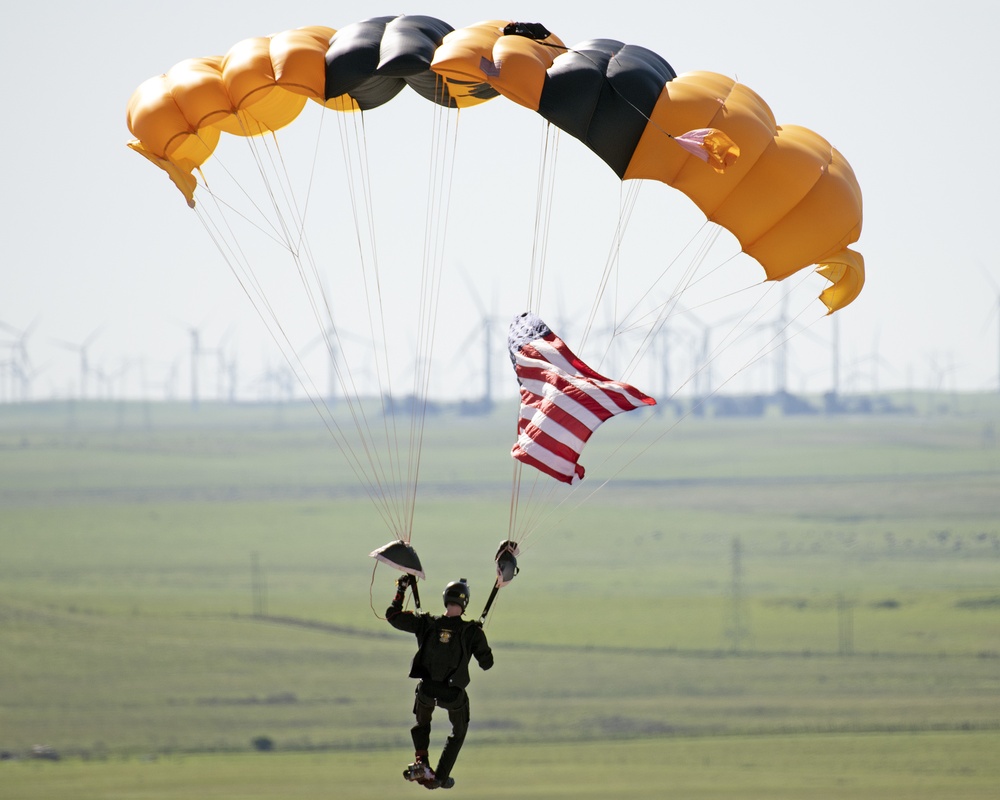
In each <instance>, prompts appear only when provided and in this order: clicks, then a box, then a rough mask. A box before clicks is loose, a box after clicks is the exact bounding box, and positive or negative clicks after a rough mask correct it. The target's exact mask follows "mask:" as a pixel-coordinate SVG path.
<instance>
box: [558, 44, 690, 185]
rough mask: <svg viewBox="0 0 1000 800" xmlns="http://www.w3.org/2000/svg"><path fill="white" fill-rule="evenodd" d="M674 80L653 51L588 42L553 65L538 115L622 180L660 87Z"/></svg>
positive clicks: (670, 72)
mask: <svg viewBox="0 0 1000 800" xmlns="http://www.w3.org/2000/svg"><path fill="white" fill-rule="evenodd" d="M676 77H677V73H676V72H674V69H673V67H671V66H670V64H669V63H667V61H666V60H665V59H664V58H663V57H662V56H660V55H658V54H656V53H654V52H653V51H652V50H647V49H646V48H645V47H639V46H636V45H626V44H623V43H622V42H619V41H616V40H614V39H591V40H590V41H587V42H584V43H582V44H580V45H578V46H577V47H574V48H573V49H572V50H570V51H568V52H566V53H564V54H562V55H560V56H559V57H558V58H557V59H556V60H555V61H554V62H553V64H552V67H551V68H550V69H549V71H548V76H547V77H546V79H545V87H544V89H543V90H542V95H541V98H540V100H539V104H538V112H539V113H540V114H541V115H542V116H543V117H545V119H547V120H549V122H551V123H552V124H554V125H556V126H558V127H559V128H561V129H562V130H564V131H566V132H567V133H569V134H570V135H572V136H575V137H576V138H577V139H579V140H580V141H582V142H583V143H584V144H586V145H587V147H589V148H590V149H591V150H593V151H594V152H595V153H596V154H597V155H598V156H599V157H600V158H601V159H602V160H603V161H605V162H606V163H607V164H608V166H610V167H611V169H613V170H614V171H615V174H616V175H618V177H619V178H622V177H624V175H625V171H626V170H627V169H628V164H629V161H630V160H631V158H632V153H633V152H634V151H635V148H636V145H638V143H639V139H640V137H641V136H642V132H643V130H645V128H646V125H647V124H648V122H649V118H650V116H651V115H652V112H653V107H654V106H655V105H656V101H657V99H658V98H659V96H660V93H661V92H662V91H663V87H664V86H665V85H666V84H667V82H668V81H671V80H673V79H674V78H676Z"/></svg>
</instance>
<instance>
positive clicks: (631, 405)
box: [507, 312, 656, 484]
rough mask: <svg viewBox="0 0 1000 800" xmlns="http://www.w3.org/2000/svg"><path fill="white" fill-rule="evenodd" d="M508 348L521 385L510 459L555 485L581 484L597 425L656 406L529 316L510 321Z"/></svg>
mask: <svg viewBox="0 0 1000 800" xmlns="http://www.w3.org/2000/svg"><path fill="white" fill-rule="evenodd" d="M507 348H508V350H509V352H510V360H511V362H512V363H513V365H514V372H515V373H516V374H517V381H518V383H519V384H520V385H521V413H520V415H519V417H518V423H517V442H516V443H515V444H514V447H513V448H512V449H511V451H510V454H511V455H512V456H513V457H514V458H515V459H517V460H518V461H521V462H523V463H525V464H530V465H531V466H532V467H535V468H536V469H538V470H541V471H542V472H544V473H545V474H546V475H550V476H552V477H553V478H555V479H556V480H560V481H563V482H564V483H569V484H576V483H578V482H579V481H580V480H582V479H583V475H584V469H583V467H582V466H581V465H580V464H579V463H578V460H579V458H580V453H581V452H582V451H583V446H584V444H586V442H587V440H588V439H589V438H590V435H591V434H592V433H593V432H594V431H595V430H597V428H598V426H599V425H600V424H601V423H602V422H604V421H605V420H608V419H611V417H613V416H615V415H616V414H621V413H623V412H625V411H632V410H633V409H636V408H641V407H642V406H651V405H655V404H656V401H655V400H654V399H653V398H652V397H649V396H647V395H645V394H643V393H642V392H640V391H639V390H638V389H636V388H635V387H633V386H629V385H628V384H627V383H621V382H620V381H612V380H608V379H607V378H605V377H604V376H603V375H599V374H598V373H596V372H594V370H592V369H591V368H590V367H588V366H587V365H586V364H585V363H583V361H581V360H580V359H579V358H578V357H577V356H576V355H575V354H574V353H573V351H571V350H570V349H569V348H568V347H567V346H566V343H565V342H563V340H562V339H560V338H559V337H558V336H556V335H555V334H554V333H553V332H552V330H551V329H550V328H549V326H548V325H546V324H545V323H544V322H542V320H541V319H539V318H538V317H537V316H536V315H535V314H532V313H531V312H525V313H524V314H521V315H520V316H517V317H514V320H513V321H512V322H511V324H510V330H509V331H508V334H507Z"/></svg>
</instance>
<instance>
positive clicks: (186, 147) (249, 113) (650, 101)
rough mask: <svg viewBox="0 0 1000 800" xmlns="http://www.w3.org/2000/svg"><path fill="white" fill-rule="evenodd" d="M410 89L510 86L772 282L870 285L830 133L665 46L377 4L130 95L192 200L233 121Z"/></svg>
mask: <svg viewBox="0 0 1000 800" xmlns="http://www.w3.org/2000/svg"><path fill="white" fill-rule="evenodd" d="M406 86H409V87H410V88H412V89H413V90H415V91H416V92H418V93H419V94H420V95H421V96H423V97H425V98H427V99H428V100H431V101H433V102H435V103H439V104H442V105H445V106H449V107H455V108H463V107H469V106H474V105H476V104H478V103H482V102H484V101H486V100H489V99H490V98H493V97H497V96H503V97H505V98H507V99H509V100H511V101H513V102H515V103H518V104H519V105H522V106H525V107H527V108H529V109H531V110H534V111H536V112H538V114H540V115H541V116H542V117H544V118H545V119H546V120H548V121H549V122H551V123H552V124H554V125H556V126H558V127H559V128H560V129H562V130H564V131H566V132H567V133H570V134H571V135H573V136H575V137H576V138H578V139H580V140H581V141H582V142H584V143H585V144H586V145H587V146H588V147H589V148H590V149H591V150H592V151H593V152H594V153H596V154H597V156H599V157H600V158H601V159H602V160H603V161H604V162H605V163H607V165H608V166H609V167H610V168H611V169H612V170H613V171H614V172H615V174H616V175H617V176H618V177H619V178H621V179H622V180H633V179H643V180H656V181H662V182H663V183H666V184H669V185H670V186H672V187H674V188H676V189H678V190H680V191H681V192H683V193H684V194H686V195H687V196H688V197H689V198H690V199H691V200H692V201H693V202H694V203H695V204H697V206H698V207H699V208H700V209H701V211H702V212H704V214H705V215H706V216H707V217H708V218H709V219H710V220H712V221H714V222H716V223H718V224H719V225H721V226H722V227H724V228H726V229H727V230H729V231H730V232H731V233H733V234H734V235H735V236H736V238H737V239H738V241H739V242H740V246H741V247H742V249H743V250H744V251H745V252H746V253H748V254H749V255H750V256H752V257H753V258H754V259H756V260H757V261H758V262H759V263H760V264H761V266H762V267H763V268H764V272H765V273H766V276H767V278H768V279H770V280H781V279H783V278H786V277H788V276H789V275H791V274H793V273H795V272H796V271H798V270H800V269H803V268H805V267H807V266H810V265H816V266H817V271H818V272H819V274H821V275H823V276H824V277H825V278H826V279H828V280H829V281H830V282H831V284H832V285H831V286H830V287H828V288H827V289H826V290H825V291H824V292H823V293H822V294H821V299H822V300H823V302H824V303H825V305H826V306H827V308H828V309H829V311H830V312H833V311H835V310H837V309H839V308H842V307H843V306H845V305H847V304H848V303H850V302H851V301H852V300H854V298H856V297H857V296H858V294H859V292H860V291H861V288H862V286H863V284H864V260H863V258H862V256H861V255H860V254H859V253H857V252H855V251H853V250H851V249H850V248H849V247H848V245H850V244H852V243H854V242H856V241H857V240H858V238H859V237H860V234H861V221H862V201H861V190H860V188H859V186H858V182H857V179H856V177H855V175H854V172H853V171H852V169H851V167H850V165H849V164H848V163H847V161H846V160H845V159H844V157H843V156H842V155H841V154H840V153H839V152H838V151H837V150H836V149H835V148H834V147H833V146H832V145H831V144H830V143H829V142H827V141H826V140H825V139H824V138H823V137H822V136H820V135H819V134H817V133H814V132H812V131H810V130H808V129H806V128H802V127H797V126H792V125H782V126H779V125H778V124H777V123H776V122H775V118H774V115H773V114H772V112H771V109H770V108H769V107H768V105H767V103H765V102H764V100H763V99H762V98H761V97H760V96H759V95H757V94H756V93H754V92H753V91H752V90H750V89H749V88H747V87H746V86H743V85H741V84H739V83H737V82H735V81H734V80H732V79H730V78H727V77H725V76H722V75H718V74H715V73H711V72H688V73H684V74H681V75H677V74H676V73H675V71H674V69H673V68H672V67H671V66H670V64H669V63H668V62H667V61H666V60H665V59H664V58H662V57H661V56H659V55H657V54H656V53H654V52H652V51H651V50H647V49H646V48H643V47H638V46H635V45H628V44H624V43H622V42H619V41H615V40H613V39H591V40H589V41H586V42H583V43H581V44H579V45H577V46H575V47H572V48H570V47H567V46H566V45H564V44H563V42H562V41H561V40H560V39H559V38H558V37H557V36H555V35H554V34H552V33H550V32H549V31H548V30H546V29H545V28H544V27H543V26H541V25H538V24H531V23H528V24H525V23H510V22H506V21H497V20H491V21H486V22H480V23H478V24H476V25H472V26H470V27H467V28H461V29H457V30H456V29H453V28H452V27H451V26H450V25H448V24H447V23H445V22H442V21H441V20H438V19H434V18H433V17H426V16H397V17H388V16H387V17H376V18H373V19H369V20H365V21H363V22H359V23H355V24H353V25H349V26H347V27H345V28H342V29H340V30H336V31H335V30H334V29H332V28H327V27H321V26H314V27H306V28H298V29H295V30H290V31H285V32H283V33H279V34H275V35H273V36H268V37H259V38H253V39H247V40H244V41H242V42H239V43H238V44H236V45H234V46H233V47H232V48H231V49H230V50H229V52H228V53H227V54H226V55H224V56H213V57H208V58H195V59H189V60H187V61H182V62H180V63H179V64H177V65H176V66H174V67H173V68H171V69H170V70H169V71H168V72H167V73H166V74H164V75H160V76H157V77H154V78H151V79H150V80H148V81H146V82H145V83H143V84H142V85H140V86H139V88H138V89H137V90H136V91H135V93H134V94H133V95H132V97H131V99H130V100H129V103H128V126H129V130H130V131H131V132H132V134H133V136H134V137H135V139H134V140H133V141H132V142H130V143H129V146H130V147H131V148H133V149H134V150H136V151H137V152H139V153H141V154H142V155H144V156H145V157H147V158H148V159H150V160H151V161H153V162H154V163H155V164H157V165H158V166H160V167H161V168H163V169H164V170H166V171H167V173H168V174H169V176H170V178H171V179H172V180H173V181H174V183H175V184H176V185H177V186H178V188H179V189H180V190H181V191H182V192H183V193H184V195H185V197H186V198H187V200H188V203H189V205H192V206H193V205H194V192H195V189H196V188H197V183H198V182H197V179H196V178H195V176H194V173H195V171H196V170H198V169H199V168H200V167H201V165H202V164H204V163H205V161H206V160H207V159H208V158H209V157H210V156H211V154H212V152H213V151H214V149H215V147H216V145H217V144H218V141H219V139H220V137H221V135H222V134H230V135H235V136H256V135H260V134H263V133H267V132H270V131H275V130H278V129H280V128H281V127H283V126H285V125H288V124H289V123H291V122H292V121H293V120H294V119H295V118H296V117H297V116H298V114H299V113H300V112H301V110H302V108H303V107H304V106H305V104H306V103H307V102H309V101H313V102H316V103H319V104H322V105H324V106H327V107H329V108H332V109H336V110H338V111H365V110H369V109H372V108H376V107H378V106H380V105H382V104H384V103H386V102H388V101H389V100H391V99H392V98H393V97H395V96H396V95H397V94H398V93H399V92H400V91H402V89H403V88H405V87H406Z"/></svg>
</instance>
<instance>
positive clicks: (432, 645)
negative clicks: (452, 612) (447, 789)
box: [385, 598, 493, 781]
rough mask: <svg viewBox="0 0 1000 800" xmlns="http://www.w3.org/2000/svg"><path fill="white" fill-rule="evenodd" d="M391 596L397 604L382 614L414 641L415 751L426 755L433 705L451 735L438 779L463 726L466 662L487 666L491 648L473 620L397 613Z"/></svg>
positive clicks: (447, 770) (453, 755) (447, 768)
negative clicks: (446, 721) (445, 720)
mask: <svg viewBox="0 0 1000 800" xmlns="http://www.w3.org/2000/svg"><path fill="white" fill-rule="evenodd" d="M397 599H399V602H398V603H397V602H396V600H394V601H393V603H392V605H390V606H389V608H388V609H386V612H385V617H386V619H387V620H388V621H389V624H390V625H392V626H393V627H394V628H397V629H399V630H401V631H407V632H409V633H412V634H414V635H415V636H416V637H417V643H418V648H417V652H416V654H415V655H414V656H413V663H412V665H411V667H410V677H411V678H418V679H419V680H420V682H419V683H418V684H417V688H416V700H415V701H414V703H413V713H414V715H415V716H416V718H417V722H416V724H415V725H414V726H413V727H412V728H411V729H410V734H411V735H412V737H413V749H414V750H415V751H416V753H417V755H418V756H421V755H422V756H423V757H424V758H426V757H427V749H428V747H429V746H430V740H431V716H432V715H433V713H434V706H435V705H437V706H440V707H441V708H443V709H445V710H446V711H447V712H448V719H449V721H450V722H451V735H450V736H449V737H448V740H447V741H446V742H445V745H444V750H443V751H442V752H441V758H440V760H439V761H438V765H437V769H435V770H434V774H435V776H436V777H437V778H438V780H441V781H443V780H445V779H446V778H448V777H449V775H451V770H452V768H453V767H454V766H455V760H456V759H457V758H458V752H459V750H461V749H462V744H463V743H464V742H465V734H466V732H467V731H468V729H469V695H468V693H467V692H466V691H465V687H466V686H468V685H469V681H470V677H469V661H470V659H471V658H472V657H473V656H475V659H476V661H477V662H478V663H479V666H480V667H481V668H482V669H484V670H485V669H489V668H490V667H492V666H493V651H492V650H490V646H489V643H488V642H487V641H486V634H485V633H483V629H482V626H481V625H480V624H479V623H478V622H473V621H471V620H467V619H462V618H461V617H447V616H440V617H436V616H433V615H431V614H414V613H413V612H412V611H403V609H402V600H401V598H397Z"/></svg>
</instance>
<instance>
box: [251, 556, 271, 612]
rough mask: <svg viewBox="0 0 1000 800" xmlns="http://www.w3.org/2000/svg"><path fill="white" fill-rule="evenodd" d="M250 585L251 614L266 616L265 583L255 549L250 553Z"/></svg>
mask: <svg viewBox="0 0 1000 800" xmlns="http://www.w3.org/2000/svg"><path fill="white" fill-rule="evenodd" d="M250 585H251V592H252V594H253V615H254V616H255V617H266V616H267V583H266V582H265V580H264V570H263V569H262V568H261V566H260V558H259V557H258V555H257V551H256V550H254V551H253V552H252V553H251V554H250Z"/></svg>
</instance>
